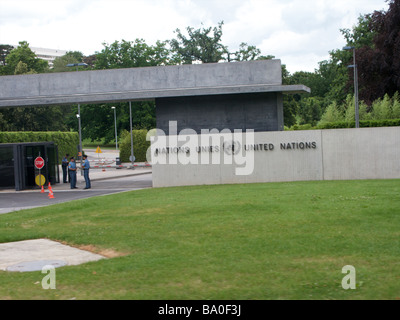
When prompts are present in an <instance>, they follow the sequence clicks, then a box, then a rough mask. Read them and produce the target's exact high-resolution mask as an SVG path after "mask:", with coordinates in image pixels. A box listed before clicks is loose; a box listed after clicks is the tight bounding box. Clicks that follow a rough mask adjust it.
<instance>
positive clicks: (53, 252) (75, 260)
mask: <svg viewBox="0 0 400 320" xmlns="http://www.w3.org/2000/svg"><path fill="white" fill-rule="evenodd" d="M104 258H105V257H103V256H101V255H99V254H94V253H92V252H89V251H85V250H80V249H77V248H73V247H70V246H67V245H64V244H61V243H59V242H56V241H51V240H48V239H36V240H25V241H18V242H9V243H2V244H0V270H3V271H20V272H29V271H37V270H41V268H42V267H44V266H45V265H53V266H54V267H61V266H64V265H68V266H73V265H80V264H83V263H86V262H90V261H98V260H100V259H104Z"/></svg>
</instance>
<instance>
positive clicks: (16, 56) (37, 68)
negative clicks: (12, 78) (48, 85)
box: [4, 41, 49, 75]
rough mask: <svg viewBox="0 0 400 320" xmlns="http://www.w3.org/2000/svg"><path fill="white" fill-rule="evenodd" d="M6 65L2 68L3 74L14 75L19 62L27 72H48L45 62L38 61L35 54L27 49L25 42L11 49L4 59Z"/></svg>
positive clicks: (27, 45)
mask: <svg viewBox="0 0 400 320" xmlns="http://www.w3.org/2000/svg"><path fill="white" fill-rule="evenodd" d="M5 60H6V65H5V67H4V69H5V74H9V75H12V74H15V69H16V68H17V66H18V63H19V62H21V61H22V62H23V63H25V64H26V67H27V71H28V73H29V72H33V71H34V72H37V73H44V72H46V71H48V69H49V64H48V62H47V61H45V60H42V59H39V58H38V57H37V56H36V54H35V53H34V52H33V51H32V50H31V49H30V48H29V44H28V42H26V41H21V42H20V43H19V46H18V47H17V48H15V49H13V50H12V51H11V52H10V53H9V54H8V55H7V57H6V59H5Z"/></svg>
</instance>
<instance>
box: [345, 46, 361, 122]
mask: <svg viewBox="0 0 400 320" xmlns="http://www.w3.org/2000/svg"><path fill="white" fill-rule="evenodd" d="M343 50H353V64H352V65H350V66H348V68H354V105H355V118H356V128H360V115H359V103H358V70H357V63H356V48H355V47H354V46H353V47H349V46H348V47H344V48H343Z"/></svg>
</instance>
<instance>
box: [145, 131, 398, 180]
mask: <svg viewBox="0 0 400 320" xmlns="http://www.w3.org/2000/svg"><path fill="white" fill-rule="evenodd" d="M194 137H196V139H197V140H196V139H193V138H190V136H187V137H160V138H158V140H156V142H154V143H153V145H152V156H153V158H152V160H153V161H152V162H153V186H154V187H169V186H187V185H209V184H235V183H259V182H283V181H308V180H363V179H400V161H399V159H400V128H399V127H393V128H362V129H341V130H322V131H321V130H309V131H286V132H260V133H255V134H254V139H252V138H251V135H249V134H240V135H236V136H233V135H227V134H218V135H209V136H203V137H200V136H194ZM178 138H179V140H178ZM163 139H164V142H166V141H169V145H170V146H173V147H174V146H175V147H181V148H189V149H190V152H186V151H187V150H186V149H181V150H184V151H185V150H186V151H185V152H171V153H167V152H163V148H162V145H163ZM202 139H203V140H202ZM227 141H238V142H240V143H241V146H246V145H247V146H251V145H253V146H254V145H258V147H257V148H258V149H257V150H254V151H247V153H244V154H243V153H242V151H243V147H242V149H241V151H240V152H238V153H237V154H235V152H231V151H230V150H229V148H224V147H223V144H224V143H226V142H227ZM206 142H210V143H209V144H210V145H211V146H214V148H213V152H209V151H208V152H207V151H201V152H200V153H198V152H195V150H196V146H200V147H201V146H205V145H206V144H207V143H206ZM229 144H232V143H231V142H228V144H227V145H229ZM260 146H262V147H260ZM272 146H273V147H272ZM215 147H218V148H215ZM156 149H158V150H159V153H158V155H156V154H155V150H156ZM217 149H218V150H217ZM236 151H237V150H236ZM189 160H190V161H189ZM185 161H186V162H185ZM229 161H230V162H229ZM215 162H217V163H216V164H213V163H215ZM164 163H167V164H164ZM174 163H176V164H174ZM185 163H187V164H185ZM196 163H198V164H196Z"/></svg>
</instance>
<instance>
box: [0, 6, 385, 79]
mask: <svg viewBox="0 0 400 320" xmlns="http://www.w3.org/2000/svg"><path fill="white" fill-rule="evenodd" d="M387 9H388V4H387V2H386V1H385V0H313V1H311V0H0V44H11V45H18V43H19V42H20V41H27V42H28V43H29V45H30V46H31V47H41V48H49V49H58V50H67V51H80V52H82V53H83V54H84V55H91V54H94V53H95V52H100V51H101V50H102V49H103V48H104V46H103V43H107V44H111V43H113V42H114V41H116V40H118V41H121V40H126V41H134V40H135V39H137V38H141V39H144V40H145V41H146V43H147V44H149V45H154V44H155V43H156V41H157V40H162V41H163V40H167V39H172V38H174V37H175V33H174V31H175V30H176V29H177V28H179V29H180V30H182V31H184V30H185V29H186V27H188V26H191V27H194V28H196V29H197V28H200V27H202V24H203V26H204V27H210V26H212V27H214V26H217V25H218V23H219V22H220V21H224V26H223V29H222V30H223V37H222V43H223V44H224V45H225V46H228V48H229V50H230V51H231V52H234V51H236V50H237V49H238V48H239V45H240V44H241V43H242V42H246V43H247V44H249V45H254V46H256V47H257V48H259V49H260V50H261V52H262V54H263V55H273V56H275V58H276V59H280V60H281V61H282V64H285V65H286V67H287V69H288V70H289V72H290V73H294V72H296V71H309V72H313V71H314V70H315V69H318V63H319V62H321V61H323V60H327V59H329V51H332V50H335V49H340V48H342V47H343V46H345V44H346V43H345V40H344V38H343V35H342V34H341V32H340V29H343V28H350V29H351V28H352V27H353V26H354V25H356V24H357V21H358V20H357V19H358V17H359V16H360V15H364V14H367V13H372V12H374V11H375V10H377V11H380V10H385V11H386V10H387Z"/></svg>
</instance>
